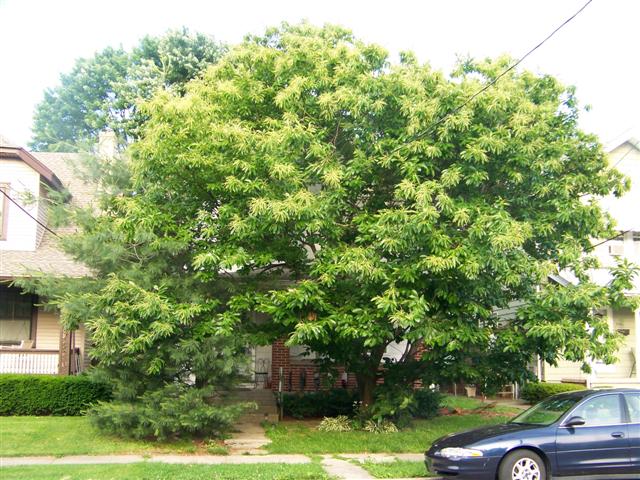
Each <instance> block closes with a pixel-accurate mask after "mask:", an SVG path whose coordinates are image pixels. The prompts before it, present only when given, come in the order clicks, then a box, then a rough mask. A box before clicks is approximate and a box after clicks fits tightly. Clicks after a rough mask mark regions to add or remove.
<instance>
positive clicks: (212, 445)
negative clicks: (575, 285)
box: [206, 440, 229, 455]
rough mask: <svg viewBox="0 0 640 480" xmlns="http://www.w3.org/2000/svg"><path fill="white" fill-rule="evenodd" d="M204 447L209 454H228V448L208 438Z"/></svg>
mask: <svg viewBox="0 0 640 480" xmlns="http://www.w3.org/2000/svg"><path fill="white" fill-rule="evenodd" d="M206 449H207V453H208V454H209V455H229V449H228V448H227V447H225V446H224V445H221V444H220V443H218V442H217V441H215V440H209V441H208V442H207V443H206Z"/></svg>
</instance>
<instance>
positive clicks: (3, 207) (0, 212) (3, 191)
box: [0, 183, 9, 240]
mask: <svg viewBox="0 0 640 480" xmlns="http://www.w3.org/2000/svg"><path fill="white" fill-rule="evenodd" d="M7 195H9V184H8V183H0V240H6V239H7V220H8V219H9V217H8V215H7V214H8V207H9V203H8V199H7Z"/></svg>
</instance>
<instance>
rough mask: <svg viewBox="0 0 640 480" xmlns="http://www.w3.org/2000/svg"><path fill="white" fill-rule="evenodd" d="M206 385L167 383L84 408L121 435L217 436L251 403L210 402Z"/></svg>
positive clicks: (102, 427)
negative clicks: (137, 394) (132, 397)
mask: <svg viewBox="0 0 640 480" xmlns="http://www.w3.org/2000/svg"><path fill="white" fill-rule="evenodd" d="M212 393H213V392H212V389H210V388H195V387H190V386H185V385H178V384H168V385H166V386H165V387H164V388H162V389H160V390H154V391H150V392H148V393H145V394H144V395H142V396H141V397H139V398H137V399H136V400H135V401H133V402H124V401H118V402H111V403H106V402H101V403H100V404H98V405H96V406H94V407H92V408H91V409H90V410H89V411H88V415H89V420H90V421H91V423H92V424H93V425H95V426H96V427H98V428H99V429H100V430H102V431H104V432H106V433H109V434H113V435H118V436H122V437H132V438H137V439H140V438H155V439H157V440H166V439H168V438H179V437H183V438H184V437H201V436H207V437H221V436H222V435H223V434H225V433H226V432H228V431H229V430H231V427H232V426H233V423H234V422H235V421H236V419H237V418H238V417H239V416H240V414H241V413H242V412H243V411H244V410H245V409H247V408H249V407H250V406H251V405H253V406H254V407H255V404H248V403H247V404H235V405H212V404H210V403H209V399H210V398H211V395H212Z"/></svg>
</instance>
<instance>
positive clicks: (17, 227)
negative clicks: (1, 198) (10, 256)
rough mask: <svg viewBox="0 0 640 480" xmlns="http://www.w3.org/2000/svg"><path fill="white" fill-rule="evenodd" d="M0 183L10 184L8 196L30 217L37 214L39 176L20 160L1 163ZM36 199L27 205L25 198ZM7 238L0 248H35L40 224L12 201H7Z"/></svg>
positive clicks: (28, 249) (31, 249) (30, 249)
mask: <svg viewBox="0 0 640 480" xmlns="http://www.w3.org/2000/svg"><path fill="white" fill-rule="evenodd" d="M0 183H8V184H9V192H8V193H9V195H10V196H11V198H13V199H14V200H15V201H16V202H18V203H20V204H21V205H22V206H23V207H24V209H25V210H27V211H28V212H29V213H30V214H31V215H33V216H34V217H37V215H38V203H37V199H38V195H39V193H40V174H39V173H37V172H36V171H35V170H33V169H32V168H31V167H30V166H28V165H27V164H26V163H24V162H22V161H19V160H2V161H0ZM25 195H28V196H30V197H31V198H32V199H35V200H36V202H35V203H28V202H24V196H25ZM6 214H7V215H8V221H7V239H6V240H0V249H3V250H26V251H33V250H35V249H36V231H37V225H38V224H37V223H36V222H34V221H33V219H32V218H30V217H29V216H28V215H27V214H26V213H24V212H23V211H22V210H20V209H19V208H18V207H17V206H16V205H14V204H13V203H12V202H7V213H6Z"/></svg>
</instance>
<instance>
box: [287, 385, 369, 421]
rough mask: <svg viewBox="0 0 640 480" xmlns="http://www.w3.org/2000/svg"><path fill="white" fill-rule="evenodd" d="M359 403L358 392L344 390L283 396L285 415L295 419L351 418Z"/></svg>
mask: <svg viewBox="0 0 640 480" xmlns="http://www.w3.org/2000/svg"><path fill="white" fill-rule="evenodd" d="M357 401H358V394H357V392H352V391H349V390H344V389H334V390H328V391H320V392H309V393H284V394H283V395H282V402H283V404H284V405H283V410H284V414H285V415H288V416H291V417H294V418H319V417H337V416H338V415H347V416H350V415H351V414H352V413H353V409H354V403H355V402H357Z"/></svg>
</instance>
